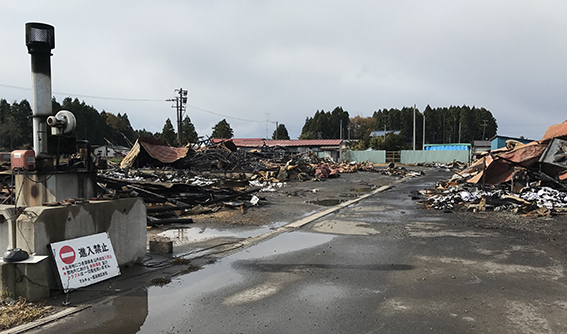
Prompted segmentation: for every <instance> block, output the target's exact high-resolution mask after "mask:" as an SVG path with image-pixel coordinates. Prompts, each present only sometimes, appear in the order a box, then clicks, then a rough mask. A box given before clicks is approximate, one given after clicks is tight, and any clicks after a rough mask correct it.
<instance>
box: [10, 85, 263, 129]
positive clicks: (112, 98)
mask: <svg viewBox="0 0 567 334" xmlns="http://www.w3.org/2000/svg"><path fill="white" fill-rule="evenodd" d="M0 86H2V87H7V88H12V89H19V90H28V91H31V88H27V87H19V86H13V85H6V84H3V83H0ZM53 94H61V95H67V96H77V97H83V98H84V97H87V98H92V99H102V100H115V101H130V102H167V99H161V100H157V99H155V100H154V99H131V98H122V97H106V96H94V95H80V94H71V93H62V92H53ZM187 106H188V107H191V108H193V109H196V110H200V111H203V112H206V113H209V114H213V115H217V116H222V117H225V118H230V119H236V120H239V121H243V122H252V123H261V122H262V121H257V120H251V119H246V118H240V117H234V116H228V115H224V114H221V113H218V112H214V111H211V110H207V109H204V108H201V107H197V106H194V105H190V104H187Z"/></svg>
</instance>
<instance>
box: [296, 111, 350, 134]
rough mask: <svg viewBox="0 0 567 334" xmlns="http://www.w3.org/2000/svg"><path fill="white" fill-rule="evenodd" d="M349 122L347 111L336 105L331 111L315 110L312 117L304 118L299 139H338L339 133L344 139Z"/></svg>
mask: <svg viewBox="0 0 567 334" xmlns="http://www.w3.org/2000/svg"><path fill="white" fill-rule="evenodd" d="M341 121H342V123H341ZM349 122H350V119H349V115H348V111H344V110H343V108H342V107H336V108H335V109H334V110H333V111H332V112H325V111H324V110H321V111H319V110H317V112H315V115H314V116H313V117H307V118H306V119H305V124H304V125H303V129H302V130H301V135H300V136H299V139H340V138H341V133H342V138H343V139H345V138H346V131H347V129H348V127H349ZM341 124H342V130H341Z"/></svg>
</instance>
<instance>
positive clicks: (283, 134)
mask: <svg viewBox="0 0 567 334" xmlns="http://www.w3.org/2000/svg"><path fill="white" fill-rule="evenodd" d="M272 139H277V140H289V134H288V133H287V129H286V127H285V125H284V124H280V125H278V128H277V129H276V130H274V133H273V134H272Z"/></svg>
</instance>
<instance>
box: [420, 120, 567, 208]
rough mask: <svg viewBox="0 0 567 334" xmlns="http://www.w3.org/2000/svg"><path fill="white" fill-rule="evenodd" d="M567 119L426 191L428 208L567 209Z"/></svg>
mask: <svg viewBox="0 0 567 334" xmlns="http://www.w3.org/2000/svg"><path fill="white" fill-rule="evenodd" d="M566 139H567V122H564V123H561V124H557V125H553V126H551V127H549V129H548V130H547V132H546V133H545V135H544V137H543V138H542V139H541V140H539V141H533V142H531V143H528V144H522V143H519V142H517V141H510V142H509V143H507V145H506V147H504V148H502V149H498V150H494V151H492V152H490V153H486V154H484V155H483V156H482V157H481V158H480V159H478V160H476V161H474V162H473V163H472V164H471V166H470V167H468V168H466V169H464V170H462V171H461V172H458V173H456V174H454V175H453V177H452V178H451V179H450V180H446V181H441V182H439V183H438V184H437V186H436V187H435V188H434V189H427V190H423V191H421V192H420V193H421V195H422V196H423V197H424V199H423V201H422V203H423V204H424V205H425V207H427V208H432V209H440V210H458V209H462V210H471V211H510V212H514V213H519V214H526V215H534V216H550V215H554V214H562V213H565V212H567V182H566V181H565V180H566V179H567V141H566Z"/></svg>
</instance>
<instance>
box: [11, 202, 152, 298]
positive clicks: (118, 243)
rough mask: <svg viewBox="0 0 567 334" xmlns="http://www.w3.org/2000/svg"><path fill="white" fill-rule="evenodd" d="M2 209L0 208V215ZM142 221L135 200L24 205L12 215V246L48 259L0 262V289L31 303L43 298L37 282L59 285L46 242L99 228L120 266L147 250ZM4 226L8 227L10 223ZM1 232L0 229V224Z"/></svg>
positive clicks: (141, 204)
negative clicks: (14, 216)
mask: <svg viewBox="0 0 567 334" xmlns="http://www.w3.org/2000/svg"><path fill="white" fill-rule="evenodd" d="M12 208H13V207H12ZM4 209H6V208H4ZM2 212H3V211H2V208H0V215H2ZM6 215H7V214H6ZM146 219H147V218H146V206H145V204H144V202H143V201H142V200H141V199H140V198H124V199H119V200H113V201H96V202H91V203H86V204H81V205H70V206H55V207H46V206H37V207H28V208H26V209H25V210H24V211H23V213H22V214H21V215H19V217H17V219H16V224H15V225H16V231H15V232H16V233H15V234H16V247H18V248H22V249H24V250H26V251H27V252H28V253H30V254H34V253H35V254H36V255H48V256H50V258H49V259H47V260H44V261H41V262H40V263H38V264H25V265H24V264H19V265H14V264H5V265H2V266H1V268H0V270H1V277H2V285H1V286H0V288H1V289H2V291H4V292H7V293H8V294H9V295H10V294H13V295H14V296H15V297H20V296H22V297H25V298H26V299H28V300H30V301H36V300H39V299H43V298H46V297H48V296H49V295H47V296H45V291H44V290H45V287H44V286H42V285H45V286H50V287H55V286H57V284H58V283H57V282H58V279H56V277H57V273H54V272H53V269H52V265H51V261H53V260H52V259H51V254H50V250H49V244H50V243H53V242H58V241H64V240H69V239H74V238H79V237H84V236H87V235H91V234H96V233H101V232H107V233H108V235H109V237H110V241H111V242H112V247H113V248H114V252H115V255H116V260H117V261H118V264H119V265H121V266H122V265H125V264H128V263H133V262H136V261H139V260H141V259H142V257H144V255H145V254H146V245H147V227H146V226H147V221H146ZM4 224H6V225H9V222H6V223H4ZM6 227H7V226H6ZM0 230H3V226H2V223H0ZM5 239H7V238H3V237H2V238H0V250H1V251H2V252H3V251H4V250H5V249H7V247H9V246H10V245H11V243H10V242H11V240H5ZM24 276H25V277H24ZM22 277H23V279H20V278H22ZM26 277H27V278H29V279H26ZM12 280H13V281H14V282H15V283H13V282H12ZM33 282H36V283H41V282H43V283H41V284H34V283H33ZM48 290H49V289H48Z"/></svg>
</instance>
